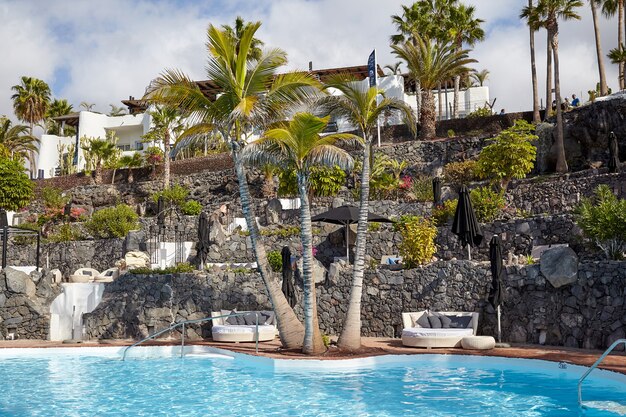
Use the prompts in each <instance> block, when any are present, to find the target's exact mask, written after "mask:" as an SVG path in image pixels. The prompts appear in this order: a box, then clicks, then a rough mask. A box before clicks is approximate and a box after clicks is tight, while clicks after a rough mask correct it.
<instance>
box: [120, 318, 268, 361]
mask: <svg viewBox="0 0 626 417" xmlns="http://www.w3.org/2000/svg"><path fill="white" fill-rule="evenodd" d="M250 313H252V312H251V311H249V312H246V313H232V314H225V315H222V316H215V317H205V318H203V319H196V320H185V321H180V322H178V323H174V324H172V325H170V326H169V327H166V328H165V329H163V330H159V331H158V332H156V333H153V334H151V335H149V336H148V337H145V338H143V339H141V340H140V341H139V342H137V343H134V344H132V345H130V346H127V347H126V349H124V353H123V354H122V360H125V359H126V352H128V350H129V349H131V348H134V347H135V346H137V345H140V344H142V343H143V342H147V341H148V340H151V339H154V338H155V337H158V336H160V335H162V334H163V333H167V332H171V331H172V330H174V329H176V328H177V327H181V326H182V338H181V341H180V357H181V358H182V357H183V351H184V349H185V326H186V325H188V324H195V323H203V322H205V321H212V320H215V319H223V318H228V317H237V316H245V315H247V314H250ZM253 313H254V314H255V316H256V317H255V329H254V330H255V332H254V351H255V352H256V353H259V312H258V311H254V312H253Z"/></svg>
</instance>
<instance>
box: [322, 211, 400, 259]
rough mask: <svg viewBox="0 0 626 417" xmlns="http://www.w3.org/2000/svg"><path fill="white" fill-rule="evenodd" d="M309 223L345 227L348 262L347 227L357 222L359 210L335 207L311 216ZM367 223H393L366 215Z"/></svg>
mask: <svg viewBox="0 0 626 417" xmlns="http://www.w3.org/2000/svg"><path fill="white" fill-rule="evenodd" d="M311 221H314V222H324V223H332V224H340V225H342V226H345V227H346V258H347V260H348V262H350V244H349V243H350V242H349V240H348V238H349V236H348V227H349V226H350V225H351V224H355V223H358V222H359V208H358V207H355V206H348V205H345V206H341V207H337V208H334V209H330V210H328V211H326V212H324V213H321V214H318V215H317V216H313V217H312V218H311ZM367 221H368V222H377V223H393V221H391V220H389V219H388V218H386V217H383V216H379V215H378V214H374V213H368V215H367Z"/></svg>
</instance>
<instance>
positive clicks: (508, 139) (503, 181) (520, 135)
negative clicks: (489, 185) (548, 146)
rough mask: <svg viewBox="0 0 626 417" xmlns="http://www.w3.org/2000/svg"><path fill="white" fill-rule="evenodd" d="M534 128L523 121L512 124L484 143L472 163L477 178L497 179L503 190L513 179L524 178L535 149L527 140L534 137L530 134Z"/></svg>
mask: <svg viewBox="0 0 626 417" xmlns="http://www.w3.org/2000/svg"><path fill="white" fill-rule="evenodd" d="M534 131H535V127H534V126H533V125H532V124H530V123H528V122H526V121H524V120H516V121H515V124H514V125H513V126H512V127H510V128H508V129H506V130H504V131H502V132H500V134H499V135H498V136H496V137H495V138H493V139H490V140H491V141H492V142H493V143H491V144H490V145H487V146H485V147H484V148H483V149H482V151H481V152H480V155H479V156H478V161H477V163H476V173H477V174H478V175H479V176H480V177H481V178H488V179H490V180H492V181H498V182H499V183H500V187H501V188H502V189H503V190H506V189H507V187H508V184H509V182H510V181H511V179H513V178H525V177H526V175H527V174H528V173H529V172H530V171H531V170H532V169H533V166H534V162H535V159H536V155H537V148H535V146H534V145H533V144H532V143H531V141H533V140H536V139H538V137H537V136H535V135H534V134H533V132H534Z"/></svg>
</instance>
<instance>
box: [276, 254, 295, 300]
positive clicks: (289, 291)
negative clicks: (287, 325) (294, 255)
mask: <svg viewBox="0 0 626 417" xmlns="http://www.w3.org/2000/svg"><path fill="white" fill-rule="evenodd" d="M280 254H281V257H282V263H283V285H282V291H283V294H285V298H286V299H287V302H288V303H289V305H290V306H291V307H292V308H293V306H295V305H296V302H297V300H296V288H295V285H294V283H293V268H292V265H291V250H290V249H289V247H288V246H284V247H283V250H282V251H281V252H280Z"/></svg>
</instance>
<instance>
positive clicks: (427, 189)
mask: <svg viewBox="0 0 626 417" xmlns="http://www.w3.org/2000/svg"><path fill="white" fill-rule="evenodd" d="M411 194H412V197H413V198H414V199H415V201H421V202H426V201H433V180H432V178H430V177H426V176H422V175H420V176H417V177H414V178H412V179H411Z"/></svg>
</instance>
